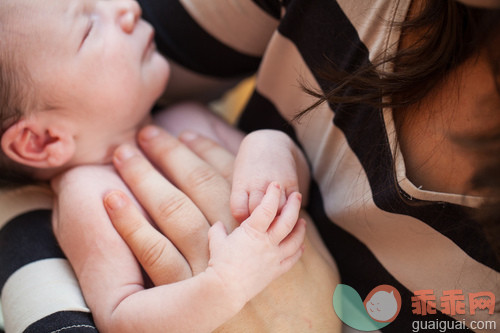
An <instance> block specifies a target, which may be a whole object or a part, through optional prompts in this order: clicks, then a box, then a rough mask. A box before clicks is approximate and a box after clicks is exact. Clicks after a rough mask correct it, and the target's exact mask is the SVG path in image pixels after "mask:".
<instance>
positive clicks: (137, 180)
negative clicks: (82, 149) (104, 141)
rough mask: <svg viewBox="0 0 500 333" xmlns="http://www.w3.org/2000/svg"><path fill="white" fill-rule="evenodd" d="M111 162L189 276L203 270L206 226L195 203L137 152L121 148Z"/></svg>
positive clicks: (204, 265) (206, 242)
mask: <svg viewBox="0 0 500 333" xmlns="http://www.w3.org/2000/svg"><path fill="white" fill-rule="evenodd" d="M113 161H114V164H115V167H116V168H117V170H118V172H119V173H120V176H121V177H122V179H123V180H124V181H125V183H126V184H127V185H128V186H129V188H130V189H131V190H132V192H133V193H134V196H135V198H136V199H137V200H138V201H139V202H140V203H141V205H142V206H143V207H144V209H145V210H146V211H147V212H148V214H149V215H150V217H151V218H152V220H153V221H154V222H155V223H156V225H157V226H158V228H159V229H160V230H161V231H162V233H163V234H164V235H165V236H166V237H167V238H168V239H169V240H170V241H171V242H172V243H173V244H174V245H175V246H176V247H177V249H178V250H179V251H180V252H181V253H182V255H183V256H184V257H185V258H186V259H187V261H188V262H189V264H190V266H191V268H192V271H193V273H194V274H197V273H199V272H201V271H203V270H205V268H206V265H207V263H208V257H209V253H208V240H207V233H208V229H209V227H210V226H209V224H208V222H207V220H206V218H205V216H204V215H203V214H202V213H201V212H200V210H199V209H198V208H197V207H196V206H195V204H194V203H193V202H192V201H191V200H190V199H189V198H188V197H187V196H186V195H185V194H184V193H182V192H181V191H179V189H177V188H176V187H175V186H173V185H172V184H171V183H170V182H169V181H168V180H167V179H166V178H165V177H164V176H163V175H161V174H160V173H159V172H158V171H157V170H156V169H155V168H154V167H153V166H152V165H151V163H150V162H149V161H148V160H147V159H146V158H145V157H144V156H142V155H141V154H140V152H139V151H138V150H137V149H135V148H133V147H131V146H129V145H122V146H120V147H119V148H118V149H117V150H116V151H115V155H114V159H113ZM145 268H146V267H145Z"/></svg>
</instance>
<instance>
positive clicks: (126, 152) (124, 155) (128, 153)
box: [114, 145, 136, 162]
mask: <svg viewBox="0 0 500 333" xmlns="http://www.w3.org/2000/svg"><path fill="white" fill-rule="evenodd" d="M135 154H136V152H135V150H134V148H132V147H131V146H129V145H123V146H120V147H119V148H118V149H117V150H116V151H115V155H114V158H115V160H116V161H117V162H124V161H126V160H128V159H129V158H131V157H132V156H134V155H135Z"/></svg>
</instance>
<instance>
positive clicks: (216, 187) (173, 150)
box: [138, 126, 237, 231]
mask: <svg viewBox="0 0 500 333" xmlns="http://www.w3.org/2000/svg"><path fill="white" fill-rule="evenodd" d="M138 138H139V144H140V146H141V148H142V150H143V151H144V152H145V154H146V155H147V156H148V158H149V159H150V160H151V161H152V162H153V163H154V164H155V165H156V166H157V167H158V168H159V169H160V170H161V171H162V172H163V173H164V174H165V176H166V177H167V178H168V179H169V180H171V181H172V182H173V183H174V184H175V185H176V186H177V187H178V188H179V189H180V190H181V191H182V192H183V193H185V194H186V195H187V196H188V197H189V198H190V199H191V200H192V201H193V202H194V203H195V204H196V206H197V207H198V208H199V209H200V210H201V211H202V212H203V214H204V215H205V217H206V218H207V219H208V221H209V222H211V223H214V222H216V221H222V222H223V223H224V224H225V226H226V228H227V230H229V231H231V230H233V229H234V228H235V227H236V226H237V223H236V221H235V220H234V219H233V217H232V215H231V212H230V209H229V195H230V185H229V183H228V181H227V180H226V179H225V178H224V177H223V176H222V174H221V173H220V172H218V171H217V169H216V168H214V167H212V166H211V165H209V164H208V163H207V162H205V161H204V160H203V159H201V158H200V157H199V156H197V155H196V154H195V153H194V152H193V151H191V150H190V149H189V148H188V147H187V146H186V145H184V144H182V143H181V142H180V141H179V140H177V138H175V137H173V136H172V135H170V134H168V133H167V132H166V131H164V130H162V129H160V128H158V127H156V126H147V127H145V128H144V129H142V130H141V131H140V132H139V137H138Z"/></svg>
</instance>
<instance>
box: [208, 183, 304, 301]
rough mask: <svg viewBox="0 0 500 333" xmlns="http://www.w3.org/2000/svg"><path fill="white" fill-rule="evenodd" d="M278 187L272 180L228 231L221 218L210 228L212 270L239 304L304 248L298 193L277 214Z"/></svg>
mask: <svg viewBox="0 0 500 333" xmlns="http://www.w3.org/2000/svg"><path fill="white" fill-rule="evenodd" d="M280 196H281V189H280V186H279V184H278V183H276V182H273V183H271V184H270V185H269V186H268V188H267V191H266V193H265V195H264V197H263V198H262V202H261V203H260V204H259V205H258V206H257V207H256V208H255V210H254V211H253V212H252V214H251V215H250V217H249V218H248V219H246V220H245V221H244V222H243V223H242V224H241V225H240V226H239V227H238V228H236V229H235V230H234V231H233V232H232V233H231V234H230V235H227V234H226V231H225V229H224V226H223V224H222V223H221V222H217V223H216V224H214V225H213V226H212V227H211V228H210V231H209V234H208V239H209V247H210V260H209V263H208V269H207V272H208V271H210V270H213V271H214V272H215V273H216V275H217V277H218V279H220V281H221V282H222V284H223V289H224V290H227V291H228V292H229V293H230V295H232V297H234V300H235V301H236V302H237V304H239V305H240V306H243V305H244V304H245V303H246V302H247V301H249V300H250V299H251V298H253V297H254V296H255V295H257V294H258V293H259V292H260V291H262V290H263V289H264V288H265V287H266V286H267V285H268V284H269V283H270V282H271V281H273V280H274V279H276V278H277V277H278V276H280V275H281V274H283V273H285V272H286V271H288V270H289V269H290V268H291V267H292V266H293V265H294V264H295V263H296V262H297V260H298V259H299V258H300V256H301V255H302V252H303V241H304V236H305V221H304V220H303V219H299V211H300V206H301V195H300V194H299V193H297V192H294V193H292V194H291V195H290V196H289V197H288V199H287V201H286V203H285V205H284V206H283V209H282V210H281V214H280V215H277V212H278V207H279V201H280Z"/></svg>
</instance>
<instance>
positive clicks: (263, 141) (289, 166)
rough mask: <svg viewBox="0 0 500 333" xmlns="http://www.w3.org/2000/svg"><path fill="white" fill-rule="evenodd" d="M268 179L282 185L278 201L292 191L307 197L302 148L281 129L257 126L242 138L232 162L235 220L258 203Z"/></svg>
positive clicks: (232, 197) (248, 213)
mask: <svg viewBox="0 0 500 333" xmlns="http://www.w3.org/2000/svg"><path fill="white" fill-rule="evenodd" d="M271 181H277V182H278V183H279V184H280V185H281V188H282V197H281V204H280V205H283V203H284V202H285V200H286V198H287V197H288V196H289V195H290V194H291V193H293V192H298V191H300V192H301V193H302V194H303V195H304V197H305V198H306V197H307V193H308V187H309V168H308V165H307V161H306V159H305V157H304V155H303V153H302V151H301V150H300V149H299V148H298V147H297V145H296V144H295V143H294V142H293V141H292V139H290V137H289V136H287V135H286V134H285V133H283V132H280V131H276V130H259V131H255V132H252V133H250V134H248V135H247V136H246V137H245V138H244V139H243V141H242V143H241V145H240V148H239V151H238V154H237V155H236V161H235V165H234V175H233V185H232V191H231V201H230V202H231V212H232V213H233V216H234V217H235V218H236V220H238V221H243V220H244V219H245V218H247V217H248V216H249V215H250V213H251V212H252V211H253V210H254V209H255V207H256V206H257V205H258V204H259V203H260V201H261V200H262V197H263V196H264V193H265V190H266V188H267V186H268V185H269V183H270V182H271Z"/></svg>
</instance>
